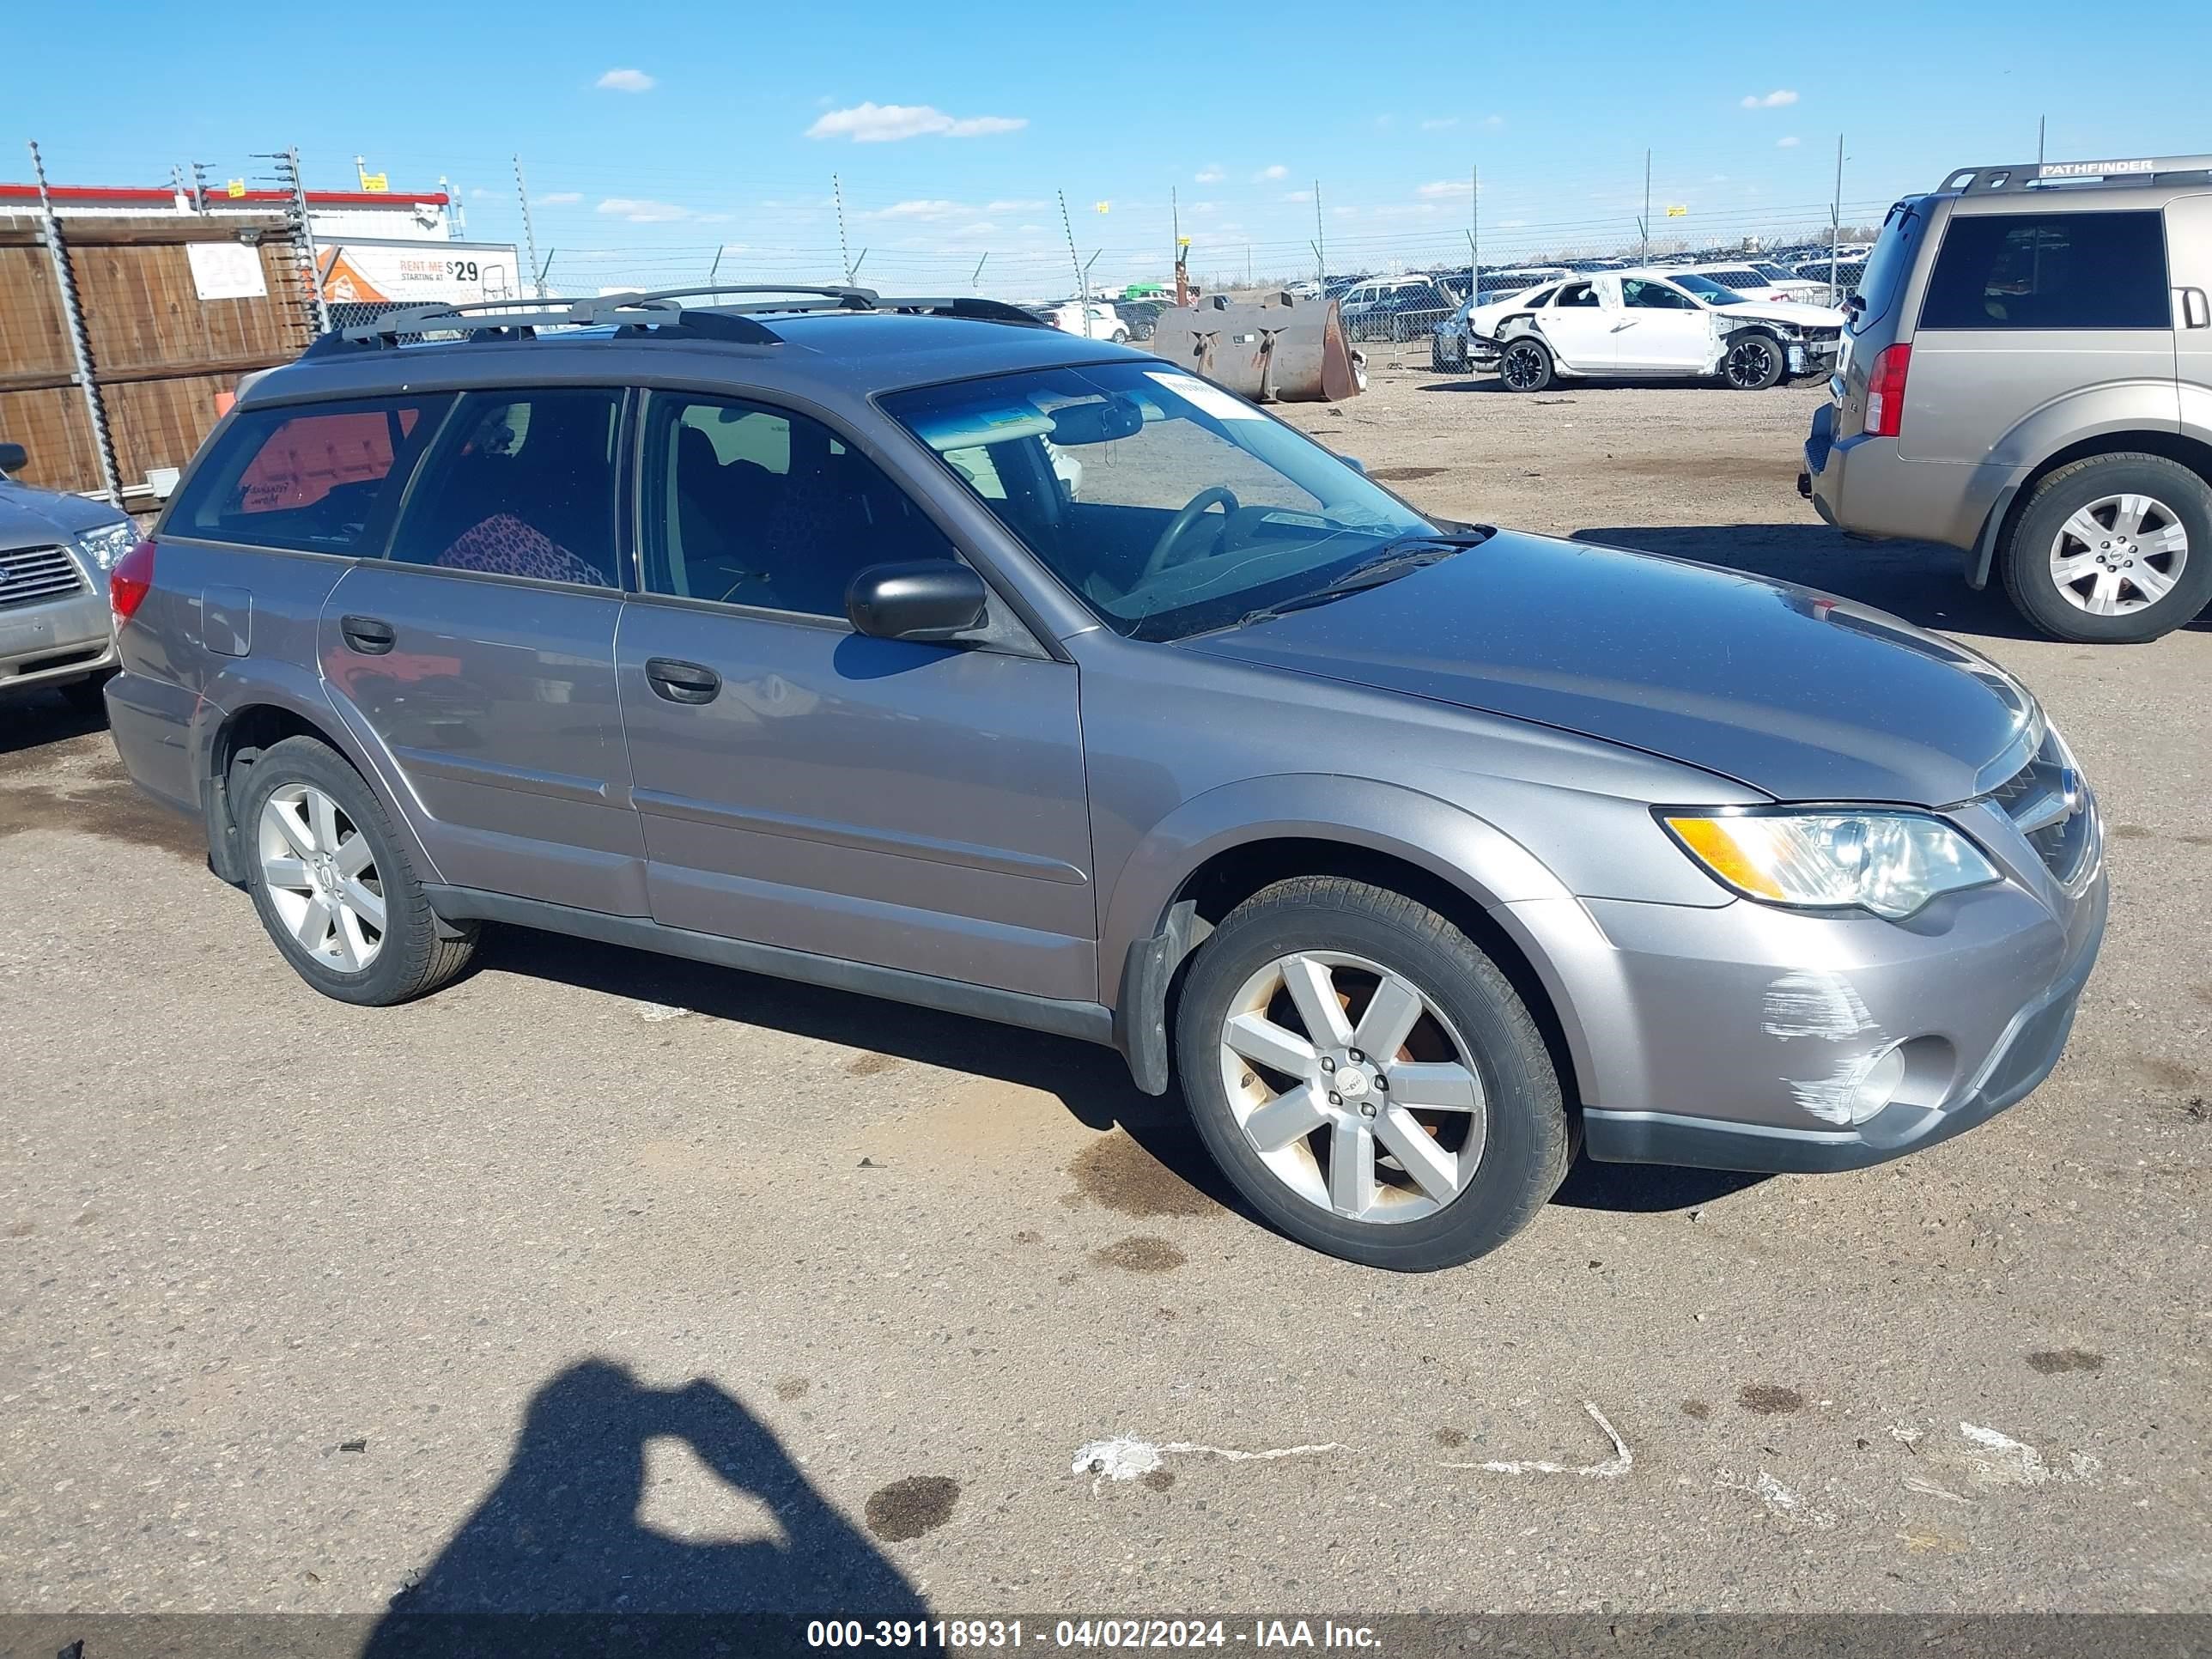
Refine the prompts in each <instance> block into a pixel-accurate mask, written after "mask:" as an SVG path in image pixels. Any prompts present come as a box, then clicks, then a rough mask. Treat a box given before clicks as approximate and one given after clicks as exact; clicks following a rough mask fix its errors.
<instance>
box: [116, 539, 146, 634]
mask: <svg viewBox="0 0 2212 1659" xmlns="http://www.w3.org/2000/svg"><path fill="white" fill-rule="evenodd" d="M153 586H154V544H153V543H152V542H150V541H145V542H141V543H139V544H138V545H137V546H136V547H134V548H132V549H131V550H130V551H129V552H128V553H125V555H124V556H122V557H121V558H119V559H118V560H117V561H116V562H115V568H114V569H112V570H111V571H109V572H108V573H107V608H108V609H109V610H110V611H112V612H114V613H115V625H116V627H118V629H119V628H121V627H122V626H123V624H124V623H127V622H129V621H130V620H131V617H135V616H137V614H138V607H139V606H140V605H143V604H144V603H145V602H146V595H147V593H148V592H149V591H151V589H152V588H153Z"/></svg>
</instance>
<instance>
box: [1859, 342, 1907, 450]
mask: <svg viewBox="0 0 2212 1659" xmlns="http://www.w3.org/2000/svg"><path fill="white" fill-rule="evenodd" d="M1911 367H1912V348H1911V346H1909V345H1893V346H1884V347H1883V348H1882V349H1881V350H1880V351H1878V352H1876V353H1875V360H1874V367H1873V368H1869V370H1868V371H1867V399H1866V433H1867V436H1869V438H1894V437H1895V436H1896V435H1897V434H1898V430H1899V428H1901V427H1902V426H1903V425H1904V424H1905V374H1906V372H1907V371H1908V370H1910V369H1911Z"/></svg>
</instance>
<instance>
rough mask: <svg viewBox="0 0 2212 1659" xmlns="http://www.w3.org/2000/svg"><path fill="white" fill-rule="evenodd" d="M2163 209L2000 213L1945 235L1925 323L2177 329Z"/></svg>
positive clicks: (1925, 304) (1965, 219)
mask: <svg viewBox="0 0 2212 1659" xmlns="http://www.w3.org/2000/svg"><path fill="white" fill-rule="evenodd" d="M2172 325H2173V319H2172V308H2171V307H2170V306H2169V304H2168V302H2167V300H2166V234H2165V228H2164V225H2163V224H2162V223H2161V222H2160V217H2159V216H2158V214H2157V213H2156V212H2155V211H2151V212H2135V213H2001V214H1998V213H1993V214H1987V215H1975V216H1954V218H1953V219H1952V221H1951V224H1950V228H1948V230H1946V231H1945V232H1944V233H1943V246H1942V250H1941V251H1940V252H1938V253H1937V254H1936V270H1935V272H1934V274H1933V275H1931V276H1929V279H1928V297H1927V298H1926V299H1925V300H1924V301H1922V303H1921V307H1920V326H1921V327H1923V328H1983V329H2054V328H2171V327H2172Z"/></svg>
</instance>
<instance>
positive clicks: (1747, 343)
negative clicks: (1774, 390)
mask: <svg viewBox="0 0 2212 1659" xmlns="http://www.w3.org/2000/svg"><path fill="white" fill-rule="evenodd" d="M1774 373H1775V355H1774V346H1773V343H1772V342H1771V341H1769V340H1766V339H1764V338H1762V337H1759V336H1756V335H1754V336H1753V337H1751V338H1750V339H1747V340H1741V341H1738V342H1737V343H1736V344H1735V348H1734V349H1731V350H1730V351H1729V355H1728V379H1729V385H1730V386H1737V387H1746V386H1765V385H1766V384H1767V383H1768V381H1769V380H1771V379H1772V378H1773V376H1774Z"/></svg>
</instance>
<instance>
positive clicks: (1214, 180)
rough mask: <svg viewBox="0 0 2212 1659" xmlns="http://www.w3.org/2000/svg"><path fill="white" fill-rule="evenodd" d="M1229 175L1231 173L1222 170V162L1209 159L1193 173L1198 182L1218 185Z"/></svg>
mask: <svg viewBox="0 0 2212 1659" xmlns="http://www.w3.org/2000/svg"><path fill="white" fill-rule="evenodd" d="M1228 176H1229V175H1228V174H1227V173H1224V172H1222V170H1221V163H1220V162H1218V161H1208V162H1207V163H1206V165H1205V166H1204V167H1200V169H1199V170H1198V171H1197V172H1196V173H1193V174H1192V175H1191V178H1192V179H1193V181H1194V182H1195V183H1197V184H1201V185H1218V184H1219V183H1220V182H1221V181H1222V180H1223V179H1225V178H1227V177H1228Z"/></svg>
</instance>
